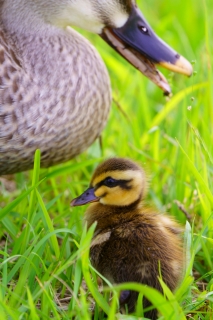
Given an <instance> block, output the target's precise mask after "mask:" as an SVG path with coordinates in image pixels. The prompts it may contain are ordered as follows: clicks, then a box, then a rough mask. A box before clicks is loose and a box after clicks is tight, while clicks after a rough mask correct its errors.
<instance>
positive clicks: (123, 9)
mask: <svg viewBox="0 0 213 320" xmlns="http://www.w3.org/2000/svg"><path fill="white" fill-rule="evenodd" d="M40 1H41V0H40ZM65 2H67V3H68V5H67V6H64V10H63V14H62V13H61V15H60V16H58V17H59V20H58V22H57V23H58V24H61V25H62V26H65V25H69V24H71V25H75V26H78V27H81V28H84V29H86V30H89V31H92V32H95V33H97V34H99V35H100V36H101V37H102V38H103V39H104V40H105V41H106V42H107V43H108V44H109V45H110V46H112V47H113V48H114V49H115V50H116V51H117V52H118V53H119V54H120V55H122V56H123V57H124V58H125V59H126V60H127V61H129V62H130V63H131V64H132V65H133V66H134V67H135V68H137V69H138V70H140V71H141V72H142V73H143V74H145V75H146V76H147V77H148V78H150V79H151V80H152V81H153V82H154V83H155V84H157V85H158V86H159V87H160V88H161V89H162V90H163V91H164V93H165V94H169V93H170V88H169V85H168V83H167V81H166V79H165V78H164V77H163V76H162V75H161V74H160V73H159V72H158V71H157V70H156V68H155V65H156V64H158V65H161V66H163V67H165V68H167V69H169V70H171V71H174V72H178V73H182V74H185V75H188V76H190V75H191V73H192V66H191V64H190V63H189V62H188V61H187V60H186V59H185V58H183V57H182V56H180V55H179V54H178V53H177V52H175V51H174V50H173V49H172V48H170V47H169V46H168V45H167V44H166V43H164V42H163V41H162V40H161V39H160V38H159V37H158V36H157V35H156V34H155V33H154V32H153V30H152V29H151V27H150V26H149V24H148V23H147V22H146V20H145V18H144V17H143V15H142V13H141V12H140V10H139V8H138V7H137V5H136V3H135V1H134V0H63V1H62V3H65Z"/></svg>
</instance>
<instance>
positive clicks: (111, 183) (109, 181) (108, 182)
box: [103, 177, 118, 188]
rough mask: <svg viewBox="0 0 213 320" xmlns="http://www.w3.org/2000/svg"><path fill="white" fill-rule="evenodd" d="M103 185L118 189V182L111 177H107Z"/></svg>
mask: <svg viewBox="0 0 213 320" xmlns="http://www.w3.org/2000/svg"><path fill="white" fill-rule="evenodd" d="M103 184H104V185H105V186H107V187H109V188H113V187H116V186H117V185H118V180H115V179H113V178H111V177H107V178H106V179H105V180H104V181H103Z"/></svg>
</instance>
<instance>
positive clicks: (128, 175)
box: [92, 170, 146, 206]
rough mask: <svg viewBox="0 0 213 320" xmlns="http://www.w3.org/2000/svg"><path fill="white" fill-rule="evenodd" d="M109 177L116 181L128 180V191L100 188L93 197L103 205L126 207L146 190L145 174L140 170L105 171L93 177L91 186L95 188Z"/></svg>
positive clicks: (116, 188)
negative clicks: (97, 198)
mask: <svg viewBox="0 0 213 320" xmlns="http://www.w3.org/2000/svg"><path fill="white" fill-rule="evenodd" d="M107 177H111V178H113V179H116V180H127V181H128V180H130V181H129V182H128V184H127V185H128V186H129V187H130V189H123V188H121V187H120V186H116V187H113V188H109V187H107V186H104V185H102V186H100V187H99V188H97V189H96V191H95V195H96V197H99V198H100V200H99V201H100V202H101V203H102V204H105V205H113V206H127V205H130V204H131V203H133V202H135V201H136V200H138V198H139V197H140V195H141V194H143V193H144V191H145V189H146V180H145V174H144V172H143V171H142V170H141V171H140V170H125V171H119V170H117V171H107V172H104V173H102V174H100V175H99V176H97V177H95V179H94V180H93V181H92V186H93V187H95V186H96V185H97V184H98V183H100V182H101V181H103V180H104V179H105V178H107Z"/></svg>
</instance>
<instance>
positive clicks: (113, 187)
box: [71, 158, 184, 319]
mask: <svg viewBox="0 0 213 320" xmlns="http://www.w3.org/2000/svg"><path fill="white" fill-rule="evenodd" d="M146 189H147V179H146V176H145V172H144V170H143V169H142V168H141V167H140V166H139V165H138V164H136V163H135V162H133V161H131V160H129V159H124V158H111V159H108V160H106V161H105V162H103V163H102V164H100V165H99V166H98V167H97V169H96V170H95V172H94V174H93V176H92V179H91V182H90V186H89V188H88V189H87V190H86V191H85V192H84V193H83V194H82V195H81V196H79V197H77V198H75V199H74V200H72V202H71V206H80V205H84V204H86V203H90V202H94V203H92V204H90V206H89V207H88V209H87V210H86V213H85V221H86V223H87V225H88V227H90V226H91V225H92V224H93V223H94V222H95V221H96V222H97V226H96V230H95V233H94V236H93V239H92V242H91V248H90V259H91V263H92V265H93V266H94V267H95V268H96V269H97V270H98V271H99V272H100V273H101V274H102V275H103V276H104V277H105V278H106V279H108V280H109V281H110V282H111V283H113V284H119V283H123V282H138V283H142V284H145V285H148V286H150V287H153V288H156V289H157V290H159V291H162V288H161V285H160V283H159V281H158V276H159V275H160V274H161V276H162V279H163V281H164V282H165V283H166V285H167V286H168V287H169V288H170V289H171V290H172V291H174V290H175V289H176V287H177V285H178V283H179V282H180V280H181V276H182V273H183V266H184V259H183V247H182V241H181V236H180V233H181V232H182V229H181V227H180V226H179V225H178V224H177V223H176V222H175V221H174V220H173V219H171V218H170V217H168V216H167V215H163V214H160V213H158V212H156V210H153V209H150V208H147V207H146V206H144V205H143V203H142V202H141V201H142V200H143V199H144V196H145V193H146ZM159 269H160V271H159ZM137 298H138V293H137V292H134V291H123V292H122V293H121V296H120V306H121V308H122V307H123V309H124V305H125V304H126V305H127V306H128V311H129V312H133V311H134V310H135V305H136V302H137ZM149 306H150V302H149V301H148V300H147V299H144V300H143V307H144V308H147V307H149ZM144 316H145V317H147V318H150V319H157V310H156V309H153V310H151V311H147V312H145V315H144Z"/></svg>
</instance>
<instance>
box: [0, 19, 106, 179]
mask: <svg viewBox="0 0 213 320" xmlns="http://www.w3.org/2000/svg"><path fill="white" fill-rule="evenodd" d="M91 70H92V72H91ZM110 104H111V92H110V81H109V77H108V73H107V70H106V67H105V65H104V63H103V62H102V60H101V58H100V56H99V55H98V53H97V52H96V50H95V49H94V48H93V47H92V45H91V44H90V43H89V42H88V41H87V40H86V39H84V38H83V37H82V36H80V35H79V34H78V33H77V32H75V31H74V30H72V29H69V30H60V29H57V28H55V27H52V26H49V30H48V32H46V33H44V34H43V32H35V33H32V35H30V34H16V33H10V32H9V31H7V30H6V29H5V28H4V25H3V23H1V25H0V175H1V174H8V173H13V172H18V171H23V170H27V169H29V168H32V164H33V157H34V152H35V150H36V149H37V148H39V149H40V150H41V164H42V166H43V167H49V166H51V165H53V164H56V163H59V162H62V161H66V160H68V159H70V158H72V157H74V156H76V155H77V154H79V153H81V152H82V151H83V150H85V149H86V148H87V147H88V146H89V145H90V144H91V143H92V142H93V141H94V140H95V139H96V138H97V137H98V136H99V134H100V132H101V131H102V129H103V128H104V126H105V124H106V121H107V117H108V113H109V109H110Z"/></svg>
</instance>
